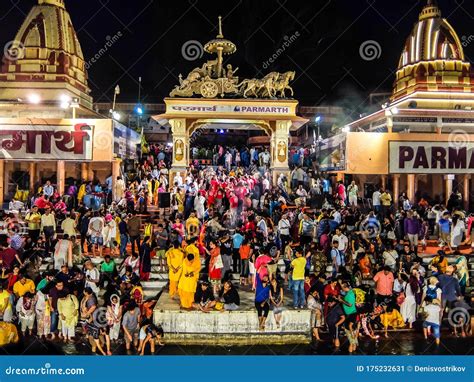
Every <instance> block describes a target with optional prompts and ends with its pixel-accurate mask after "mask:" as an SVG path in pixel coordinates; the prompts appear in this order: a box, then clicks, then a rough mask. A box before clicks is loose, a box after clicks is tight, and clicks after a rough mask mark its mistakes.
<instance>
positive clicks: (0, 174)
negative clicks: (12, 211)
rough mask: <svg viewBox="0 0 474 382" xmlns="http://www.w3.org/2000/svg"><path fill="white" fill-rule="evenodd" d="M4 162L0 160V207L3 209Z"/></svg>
mask: <svg viewBox="0 0 474 382" xmlns="http://www.w3.org/2000/svg"><path fill="white" fill-rule="evenodd" d="M4 184H5V160H4V159H0V207H2V208H3V202H4V199H5V187H4Z"/></svg>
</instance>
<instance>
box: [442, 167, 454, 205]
mask: <svg viewBox="0 0 474 382" xmlns="http://www.w3.org/2000/svg"><path fill="white" fill-rule="evenodd" d="M453 180H454V174H447V175H445V176H444V182H445V183H444V184H445V186H444V189H445V191H446V195H445V198H446V204H448V200H449V196H450V195H451V193H452V192H453Z"/></svg>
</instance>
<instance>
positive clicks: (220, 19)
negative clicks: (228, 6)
mask: <svg viewBox="0 0 474 382" xmlns="http://www.w3.org/2000/svg"><path fill="white" fill-rule="evenodd" d="M223 37H224V35H223V34H222V16H219V34H218V35H217V38H223Z"/></svg>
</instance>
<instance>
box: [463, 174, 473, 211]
mask: <svg viewBox="0 0 474 382" xmlns="http://www.w3.org/2000/svg"><path fill="white" fill-rule="evenodd" d="M470 180H471V175H464V177H463V196H464V198H463V199H464V209H465V210H466V211H469V202H470V194H471V190H470V187H469V181H470Z"/></svg>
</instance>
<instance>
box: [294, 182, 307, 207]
mask: <svg viewBox="0 0 474 382" xmlns="http://www.w3.org/2000/svg"><path fill="white" fill-rule="evenodd" d="M295 193H296V195H297V196H298V199H296V200H295V202H296V205H297V206H306V198H307V197H308V192H307V191H306V190H305V189H304V188H303V186H302V185H301V184H300V185H299V186H298V189H297V190H296V192H295Z"/></svg>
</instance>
